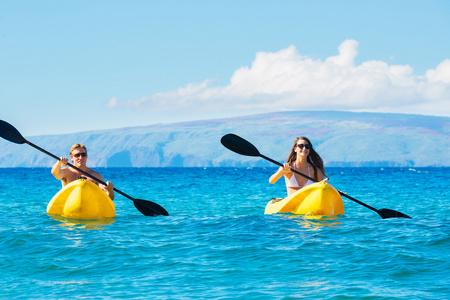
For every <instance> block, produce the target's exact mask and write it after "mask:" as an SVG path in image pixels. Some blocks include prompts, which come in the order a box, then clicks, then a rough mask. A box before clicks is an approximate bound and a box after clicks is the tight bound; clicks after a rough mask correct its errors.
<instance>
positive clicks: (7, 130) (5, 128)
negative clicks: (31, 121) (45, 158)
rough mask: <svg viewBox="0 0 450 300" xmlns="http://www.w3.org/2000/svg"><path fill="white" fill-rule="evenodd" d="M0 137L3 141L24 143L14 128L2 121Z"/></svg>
mask: <svg viewBox="0 0 450 300" xmlns="http://www.w3.org/2000/svg"><path fill="white" fill-rule="evenodd" d="M0 136H1V137H2V138H4V139H5V140H8V141H10V142H13V143H16V144H24V143H26V139H25V138H24V137H23V136H22V135H21V134H20V132H19V131H18V130H17V129H16V128H14V126H12V125H11V124H9V123H8V122H5V121H2V120H0Z"/></svg>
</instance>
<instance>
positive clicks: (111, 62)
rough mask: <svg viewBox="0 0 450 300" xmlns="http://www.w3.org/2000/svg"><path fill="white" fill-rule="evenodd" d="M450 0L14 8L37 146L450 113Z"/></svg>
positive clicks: (1, 48)
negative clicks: (258, 116)
mask: <svg viewBox="0 0 450 300" xmlns="http://www.w3.org/2000/svg"><path fill="white" fill-rule="evenodd" d="M449 15H450V1H446V0H442V1H414V0H409V1H403V0H396V1H392V0H389V1H345V0H343V1H320V0H319V1H311V0H309V1H300V0H297V1H233V0H231V1H111V0H108V1H102V0H98V1H46V0H42V1H7V0H0V99H1V100H0V101H1V103H2V104H1V107H2V108H1V110H0V119H2V120H5V121H7V122H9V123H11V124H12V125H14V126H15V127H16V128H17V129H19V131H20V132H21V133H22V134H23V135H25V136H31V135H46V134H61V133H70V132H79V131H90V130H101V129H110V128H120V127H131V126H145V125H151V124H155V123H172V122H181V121H190V120H199V119H214V118H222V117H232V116H240V115H249V114H254V113H265V112H272V111H282V110H349V111H374V112H395V113H398V112H403V113H413V114H427V115H439V116H450V39H449V38H448V36H449V34H450V18H448V16H449Z"/></svg>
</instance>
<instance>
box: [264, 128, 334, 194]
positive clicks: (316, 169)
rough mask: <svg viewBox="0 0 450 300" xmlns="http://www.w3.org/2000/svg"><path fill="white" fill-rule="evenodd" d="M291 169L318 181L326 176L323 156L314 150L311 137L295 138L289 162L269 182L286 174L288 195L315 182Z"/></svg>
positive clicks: (273, 181) (275, 180)
mask: <svg viewBox="0 0 450 300" xmlns="http://www.w3.org/2000/svg"><path fill="white" fill-rule="evenodd" d="M291 169H294V170H296V171H298V172H300V173H302V174H305V175H308V176H309V177H312V178H314V179H316V180H317V181H321V180H323V179H324V178H325V177H326V174H325V169H324V167H323V160H322V158H321V157H320V156H319V154H318V153H317V152H316V151H315V150H314V148H313V147H312V144H311V142H310V141H309V139H308V138H306V137H304V136H302V137H298V138H296V139H295V142H294V145H293V146H292V149H291V153H290V154H289V156H288V158H287V162H286V163H285V164H284V165H283V167H280V168H279V169H278V171H277V172H276V173H275V174H273V175H272V176H270V179H269V182H270V183H272V184H273V183H275V182H277V181H278V179H280V178H281V176H283V175H284V179H285V181H286V189H287V193H288V196H290V195H291V194H293V193H295V192H296V191H297V190H299V189H301V188H302V187H304V186H306V185H308V184H311V183H313V182H312V181H311V180H309V179H307V178H305V177H303V176H301V175H298V174H296V173H294V172H292V171H291Z"/></svg>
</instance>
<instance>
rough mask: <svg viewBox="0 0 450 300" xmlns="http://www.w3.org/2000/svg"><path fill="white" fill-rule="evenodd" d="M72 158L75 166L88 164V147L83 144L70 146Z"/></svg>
mask: <svg viewBox="0 0 450 300" xmlns="http://www.w3.org/2000/svg"><path fill="white" fill-rule="evenodd" d="M69 154H70V159H71V160H72V162H73V163H74V164H75V166H77V167H78V166H82V165H86V159H87V149H86V146H84V145H83V144H75V145H73V146H72V147H71V148H70V152H69Z"/></svg>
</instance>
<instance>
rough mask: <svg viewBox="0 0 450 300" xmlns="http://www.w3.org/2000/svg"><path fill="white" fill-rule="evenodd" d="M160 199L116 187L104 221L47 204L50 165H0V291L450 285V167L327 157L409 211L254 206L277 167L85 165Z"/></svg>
mask: <svg viewBox="0 0 450 300" xmlns="http://www.w3.org/2000/svg"><path fill="white" fill-rule="evenodd" d="M96 170H97V171H99V172H100V173H101V174H102V175H103V177H104V178H105V180H110V181H112V182H113V183H114V184H115V187H116V188H118V189H119V190H121V191H123V192H125V193H127V194H128V195H130V196H132V197H134V198H139V199H145V200H150V201H153V202H156V203H158V204H160V205H162V206H163V207H164V208H165V209H166V210H167V211H168V212H169V214H170V216H168V217H163V216H158V217H145V216H143V215H142V214H141V213H140V212H139V211H138V210H137V209H136V208H135V207H134V205H133V202H132V201H131V200H129V199H127V198H126V197H123V196H121V195H119V194H117V193H116V199H115V201H114V202H115V205H116V214H117V216H116V217H115V218H114V219H111V220H109V221H108V222H94V221H74V220H68V219H58V218H55V217H54V216H49V215H48V214H47V213H46V207H47V204H48V202H49V201H50V199H51V198H52V197H53V195H54V194H55V193H56V192H57V191H58V190H59V189H60V188H61V184H60V182H59V181H57V180H56V179H54V177H53V176H52V175H51V174H50V169H49V168H37V169H32V168H4V169H0V247H1V248H0V249H1V251H0V256H1V257H0V279H1V280H0V284H1V290H2V293H1V295H0V298H3V299H80V298H88V299H125V298H126V299H297V298H313V299H349V298H358V299H449V298H450V276H449V274H450V262H449V258H450V257H449V253H450V252H449V249H450V238H449V235H450V209H449V204H448V199H449V196H450V194H449V182H450V168H327V175H328V176H329V177H330V181H329V183H330V184H332V185H333V186H334V187H335V188H336V189H338V190H341V191H343V192H346V193H347V194H348V195H350V196H352V197H354V198H356V199H358V200H360V201H362V202H364V203H366V204H369V205H370V206H373V207H375V208H377V209H381V208H389V209H393V210H397V211H400V212H402V213H404V214H406V215H409V216H410V217H411V218H412V219H405V218H392V219H382V218H381V217H380V216H379V215H378V214H377V213H375V212H373V211H371V210H369V209H367V208H365V207H363V206H362V205H360V204H357V203H355V202H353V201H351V200H348V199H347V198H343V201H344V204H345V215H343V216H340V217H337V218H324V219H319V220H311V219H306V218H304V217H302V216H298V215H291V214H275V215H264V208H265V205H266V204H267V202H268V201H270V199H271V197H284V196H285V195H286V190H285V186H284V182H283V180H279V181H278V182H277V183H276V184H274V185H271V184H269V182H268V179H269V177H270V175H271V174H272V173H273V172H275V170H276V168H275V167H274V168H107V169H101V168H99V169H96Z"/></svg>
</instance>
